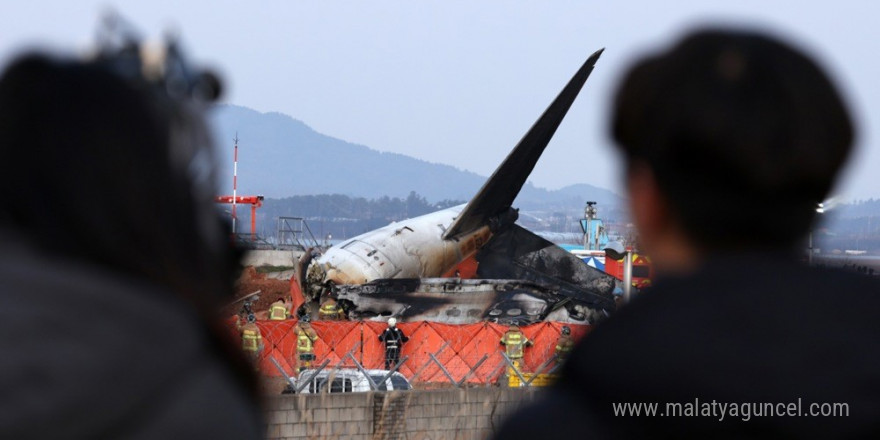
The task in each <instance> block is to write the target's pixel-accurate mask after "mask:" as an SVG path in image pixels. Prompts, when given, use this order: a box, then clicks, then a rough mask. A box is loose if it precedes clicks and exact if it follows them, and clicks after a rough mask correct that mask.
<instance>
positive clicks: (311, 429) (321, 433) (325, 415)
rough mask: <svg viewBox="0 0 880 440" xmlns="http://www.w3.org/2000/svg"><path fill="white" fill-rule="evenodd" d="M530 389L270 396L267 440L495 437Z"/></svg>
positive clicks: (461, 439)
mask: <svg viewBox="0 0 880 440" xmlns="http://www.w3.org/2000/svg"><path fill="white" fill-rule="evenodd" d="M537 392H538V390H537V389H534V388H520V389H517V388H495V387H490V388H469V389H451V390H435V391H391V392H368V393H348V394H300V395H284V396H272V397H271V398H270V399H269V400H268V402H267V412H268V414H267V417H268V437H269V438H270V439H333V440H342V439H351V440H362V439H363V440H368V439H369V440H377V439H389V440H390V439H399V440H428V439H430V440H443V439H449V440H471V439H474V440H476V439H485V438H486V437H488V436H489V435H490V434H491V433H493V432H495V431H496V430H497V428H498V427H499V424H500V423H501V421H502V420H503V418H504V417H505V416H507V415H508V414H510V413H511V412H512V411H513V410H515V409H516V408H518V407H519V406H520V405H522V404H523V403H524V402H529V401H531V400H533V399H534V397H535V395H536V393H537Z"/></svg>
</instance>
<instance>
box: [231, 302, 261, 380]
mask: <svg viewBox="0 0 880 440" xmlns="http://www.w3.org/2000/svg"><path fill="white" fill-rule="evenodd" d="M256 322H257V318H256V316H254V315H253V313H250V314H248V315H247V323H245V324H244V325H241V323H240V321H238V320H237V321H236V324H237V325H238V330H239V331H240V332H241V349H242V350H244V352H245V354H246V355H247V357H248V359H250V361H251V362H252V363H253V364H254V368H257V369H259V367H258V364H257V360H258V359H259V358H260V352H262V351H263V336H262V335H261V334H260V328H259V327H257V324H256Z"/></svg>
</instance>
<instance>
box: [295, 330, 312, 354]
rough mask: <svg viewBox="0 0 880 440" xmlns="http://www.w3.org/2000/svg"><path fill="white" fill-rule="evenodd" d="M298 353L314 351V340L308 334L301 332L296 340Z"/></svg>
mask: <svg viewBox="0 0 880 440" xmlns="http://www.w3.org/2000/svg"><path fill="white" fill-rule="evenodd" d="M296 350H297V351H312V338H311V337H310V336H309V335H308V334H307V333H306V332H300V334H299V336H298V337H297V338H296Z"/></svg>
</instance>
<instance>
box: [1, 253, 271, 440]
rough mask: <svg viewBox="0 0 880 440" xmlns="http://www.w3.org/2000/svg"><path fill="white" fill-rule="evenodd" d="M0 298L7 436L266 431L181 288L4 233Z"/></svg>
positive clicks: (247, 434)
mask: <svg viewBox="0 0 880 440" xmlns="http://www.w3.org/2000/svg"><path fill="white" fill-rule="evenodd" d="M7 238H8V237H7ZM0 298H2V301H0V334H2V335H3V337H2V338H0V352H2V353H3V354H2V356H0V390H2V392H0V438H19V439H22V438H67V439H79V438H83V439H86V438H88V439H91V438H138V439H158V438H168V439H171V438H181V439H185V438H212V439H213V438H228V439H247V438H251V439H256V438H262V437H263V422H262V417H261V414H260V412H259V408H257V406H256V405H255V404H253V403H252V402H251V400H250V399H249V398H248V397H247V395H246V392H245V390H244V387H243V386H241V385H239V384H238V383H237V382H236V381H235V380H234V378H233V376H232V373H231V370H230V369H229V368H228V367H227V366H226V365H225V364H224V361H223V360H221V359H220V358H218V356H216V355H214V354H213V353H212V352H211V351H210V350H209V349H208V348H206V347H207V342H206V335H205V332H204V330H203V329H202V328H201V327H200V325H199V324H198V322H197V320H196V319H195V316H194V315H193V314H192V313H190V312H189V311H188V308H187V307H186V306H184V305H183V304H182V303H181V302H180V300H178V299H177V298H176V297H174V296H173V295H171V294H169V293H167V292H164V291H162V290H161V289H158V288H157V287H155V286H151V285H149V284H147V283H145V282H143V281H140V280H135V279H131V278H126V277H124V276H120V275H117V274H115V273H110V272H107V271H106V270H103V269H101V268H98V267H95V266H90V265H86V264H82V263H78V262H76V261H71V260H65V259H61V258H56V257H54V256H51V255H45V254H42V253H39V252H36V251H33V250H31V249H29V248H27V247H23V246H14V245H11V244H10V243H9V241H7V240H4V245H3V248H0Z"/></svg>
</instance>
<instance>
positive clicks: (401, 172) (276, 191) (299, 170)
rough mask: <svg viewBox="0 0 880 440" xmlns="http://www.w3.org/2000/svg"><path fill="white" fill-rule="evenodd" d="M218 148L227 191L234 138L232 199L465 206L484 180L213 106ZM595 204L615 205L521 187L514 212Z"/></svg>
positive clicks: (603, 194) (600, 196) (292, 123)
mask: <svg viewBox="0 0 880 440" xmlns="http://www.w3.org/2000/svg"><path fill="white" fill-rule="evenodd" d="M210 120H211V123H212V130H213V132H214V133H213V134H214V136H215V140H216V141H217V142H218V145H220V148H219V151H220V153H221V154H228V155H229V157H228V159H227V158H224V159H225V160H223V161H221V162H222V163H223V164H224V166H222V167H221V183H222V188H229V190H228V191H226V190H224V191H222V192H223V193H227V192H228V193H230V194H231V192H232V191H231V190H232V160H231V159H232V156H233V141H232V139H233V138H235V137H236V135H237V136H239V137H240V138H241V140H240V141H239V151H238V194H240V195H241V194H247V195H263V196H266V197H267V198H283V197H290V196H297V195H314V194H343V195H347V196H351V197H365V198H379V197H383V196H389V197H401V198H405V197H407V195H408V194H410V192H412V191H415V192H416V193H418V194H419V195H421V196H423V197H425V198H426V199H427V200H428V201H430V202H438V201H441V200H469V199H470V198H471V197H473V195H474V194H475V193H476V192H477V191H478V190H479V188H480V187H481V186H482V184H483V183H484V182H485V181H486V179H487V177H485V176H480V175H478V174H476V173H473V172H470V171H465V170H461V169H458V168H456V167H453V166H450V165H443V164H437V163H431V162H427V161H424V160H420V159H416V158H414V157H410V156H406V155H402V154H396V153H387V152H381V151H377V150H374V149H371V148H369V147H367V146H364V145H358V144H353V143H350V142H346V141H344V140H341V139H337V138H334V137H331V136H328V135H324V134H321V133H318V132H316V131H315V130H313V129H312V128H311V127H309V126H308V125H306V124H305V123H303V122H301V121H298V120H296V119H294V118H292V117H290V116H287V115H284V114H281V113H274V112H270V113H262V112H258V111H256V110H252V109H249V108H246V107H240V106H235V105H223V106H218V107H217V108H216V109H215V110H214V111H213V112H212V114H211V117H210ZM587 200H593V201H596V202H599V204H600V205H614V206H617V205H619V204H620V201H621V199H620V196H618V195H617V194H615V193H614V192H612V191H609V190H607V189H603V188H599V187H595V186H592V185H588V184H576V185H571V186H567V187H565V188H561V189H558V190H553V191H550V190H546V189H544V188H538V187H535V186H534V185H532V184H531V183H526V185H525V186H524V187H523V189H522V191H521V192H520V195H519V197H518V198H517V200H516V202H515V204H514V206H517V207H521V208H524V209H530V210H553V209H564V208H576V209H581V208H582V207H583V205H584V202H586V201H587Z"/></svg>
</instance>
